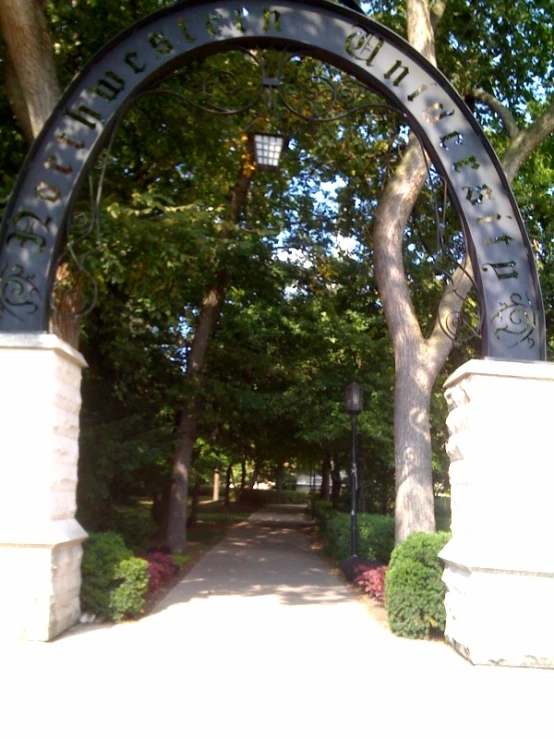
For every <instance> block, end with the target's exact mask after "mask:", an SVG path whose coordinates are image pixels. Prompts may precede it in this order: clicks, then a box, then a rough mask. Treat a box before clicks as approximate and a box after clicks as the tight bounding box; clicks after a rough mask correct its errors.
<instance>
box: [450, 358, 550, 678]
mask: <svg viewBox="0 0 554 739" xmlns="http://www.w3.org/2000/svg"><path fill="white" fill-rule="evenodd" d="M446 397H447V401H448V406H449V409H450V413H449V417H448V421H447V425H448V428H449V431H450V434H451V436H450V440H449V442H448V445H447V451H448V454H449V456H450V461H451V464H450V480H451V495H452V539H451V541H450V542H449V543H448V544H447V546H446V547H445V548H444V549H443V551H442V552H441V557H442V558H443V559H444V561H445V571H444V582H445V584H446V588H447V594H446V610H447V623H446V638H447V639H448V641H449V642H450V643H451V644H452V645H453V646H455V648H456V649H458V650H459V651H460V652H461V653H462V654H464V655H465V656H466V657H468V659H470V660H471V661H472V662H474V663H475V664H507V665H512V666H519V665H526V666H529V665H533V666H548V667H554V631H552V626H551V625H552V623H553V619H554V541H553V539H552V536H551V528H552V520H554V495H553V492H554V491H553V485H552V475H551V454H552V451H551V440H550V435H549V434H546V433H544V428H543V427H544V419H545V418H551V417H552V415H553V414H554V365H553V364H550V363H539V362H537V363H518V362H499V361H493V360H472V361H471V362H468V363H467V364H465V365H464V366H463V367H460V369H458V370H457V371H456V372H455V373H454V374H453V375H452V376H451V377H450V378H449V379H448V381H447V383H446Z"/></svg>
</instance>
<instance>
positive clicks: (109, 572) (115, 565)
mask: <svg viewBox="0 0 554 739" xmlns="http://www.w3.org/2000/svg"><path fill="white" fill-rule="evenodd" d="M81 574H82V585H81V607H82V609H83V610H84V611H87V612H89V613H94V614H96V615H98V616H100V617H102V618H111V619H113V620H114V621H121V619H123V618H126V617H128V618H136V617H137V616H139V615H140V612H141V610H142V608H143V607H144V596H145V594H146V590H147V587H148V563H147V562H146V560H143V559H139V558H138V557H135V556H134V555H133V552H132V551H131V550H130V549H128V547H127V546H126V545H125V542H124V541H123V538H122V537H121V536H120V535H119V534H116V533H114V532H110V531H108V532H105V533H98V534H90V536H89V538H88V539H87V540H86V541H85V542H84V544H83V562H82V567H81Z"/></svg>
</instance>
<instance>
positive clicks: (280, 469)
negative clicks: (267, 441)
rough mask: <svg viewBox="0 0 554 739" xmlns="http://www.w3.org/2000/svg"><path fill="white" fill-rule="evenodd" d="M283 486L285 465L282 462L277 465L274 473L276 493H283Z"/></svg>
mask: <svg viewBox="0 0 554 739" xmlns="http://www.w3.org/2000/svg"><path fill="white" fill-rule="evenodd" d="M284 486H285V464H284V462H279V464H278V465H277V470H276V472H275V489H276V490H277V492H278V493H282V492H283V488H284Z"/></svg>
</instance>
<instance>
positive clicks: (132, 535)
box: [114, 505, 156, 553]
mask: <svg viewBox="0 0 554 739" xmlns="http://www.w3.org/2000/svg"><path fill="white" fill-rule="evenodd" d="M114 518H115V521H114V525H115V530H116V531H117V533H118V534H120V535H121V536H122V537H123V540H124V541H125V544H127V546H128V547H130V548H131V549H132V550H133V551H134V552H140V553H143V552H145V551H146V550H147V549H148V548H149V547H150V546H151V545H152V541H153V539H154V537H155V535H156V525H155V523H154V521H153V520H152V512H151V508H150V506H142V505H139V506H133V507H132V506H125V507H122V508H116V511H115V517H114Z"/></svg>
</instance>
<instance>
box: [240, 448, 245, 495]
mask: <svg viewBox="0 0 554 739" xmlns="http://www.w3.org/2000/svg"><path fill="white" fill-rule="evenodd" d="M245 490H246V458H245V457H243V458H242V459H241V462H240V497H241V498H242V496H243V495H244V491H245Z"/></svg>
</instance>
